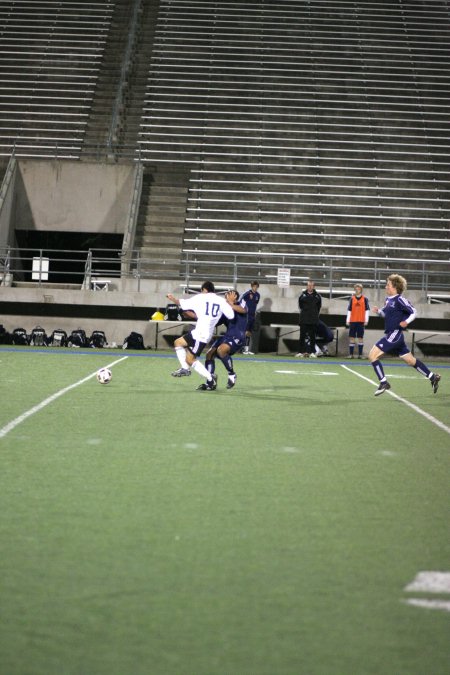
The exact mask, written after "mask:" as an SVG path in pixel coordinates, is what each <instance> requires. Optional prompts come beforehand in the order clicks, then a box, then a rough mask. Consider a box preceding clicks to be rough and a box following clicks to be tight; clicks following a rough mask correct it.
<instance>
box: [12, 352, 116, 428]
mask: <svg viewBox="0 0 450 675" xmlns="http://www.w3.org/2000/svg"><path fill="white" fill-rule="evenodd" d="M127 358H128V356H122V358H120V359H118V360H117V361H113V362H112V363H109V364H108V365H107V366H104V367H106V368H112V367H113V366H115V365H116V364H117V363H120V362H121V361H124V359H127ZM96 375H97V371H95V372H94V373H91V374H90V375H88V376H87V377H83V379H82V380H78V382H75V383H74V384H70V385H69V386H68V387H65V388H64V389H60V390H59V391H57V392H56V393H55V394H52V395H51V396H49V397H48V398H46V399H45V400H44V401H41V402H40V403H38V404H37V405H35V406H33V408H30V409H29V410H27V411H26V412H24V413H22V415H19V417H16V419H14V420H12V421H11V422H8V424H6V425H5V426H4V427H3V428H2V429H0V438H4V437H5V436H6V434H9V432H10V431H12V430H13V429H15V428H16V427H18V426H19V424H22V422H24V421H25V420H26V419H28V418H29V417H31V415H34V414H35V413H37V412H39V411H40V410H42V409H43V408H45V407H46V406H47V405H49V404H50V403H53V401H56V399H57V398H59V397H60V396H63V395H64V394H67V392H68V391H70V390H71V389H75V387H78V386H79V385H80V384H84V383H85V382H87V381H88V380H90V379H91V378H92V377H95V376H96Z"/></svg>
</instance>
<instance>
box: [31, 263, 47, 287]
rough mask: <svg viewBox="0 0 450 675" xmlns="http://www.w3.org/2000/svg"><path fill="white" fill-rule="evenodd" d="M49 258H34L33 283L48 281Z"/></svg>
mask: <svg viewBox="0 0 450 675" xmlns="http://www.w3.org/2000/svg"><path fill="white" fill-rule="evenodd" d="M48 266H49V259H48V258H33V266H32V268H31V278H32V280H33V281H48Z"/></svg>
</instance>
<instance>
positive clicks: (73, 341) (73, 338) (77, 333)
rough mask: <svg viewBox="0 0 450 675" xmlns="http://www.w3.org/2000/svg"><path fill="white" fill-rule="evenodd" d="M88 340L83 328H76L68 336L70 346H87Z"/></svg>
mask: <svg viewBox="0 0 450 675" xmlns="http://www.w3.org/2000/svg"><path fill="white" fill-rule="evenodd" d="M87 344H88V341H87V337H86V333H85V331H84V330H83V329H82V328H76V329H75V330H73V331H72V332H71V334H70V335H69V338H68V342H67V346H68V347H87Z"/></svg>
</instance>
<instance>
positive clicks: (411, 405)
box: [341, 364, 450, 434]
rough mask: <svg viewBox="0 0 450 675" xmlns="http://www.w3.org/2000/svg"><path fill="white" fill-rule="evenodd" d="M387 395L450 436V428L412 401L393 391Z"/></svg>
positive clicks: (375, 383) (359, 374) (349, 370)
mask: <svg viewBox="0 0 450 675" xmlns="http://www.w3.org/2000/svg"><path fill="white" fill-rule="evenodd" d="M341 367H342V368H344V369H345V370H348V372H349V373H352V374H353V375H357V376H358V377H360V378H361V379H362V380H365V381H366V382H370V384H372V385H374V386H375V387H376V386H377V385H378V382H374V381H373V380H371V379H370V378H369V377H366V376H365V375H361V373H358V372H356V370H353V369H352V368H349V367H348V366H344V365H343V364H341ZM386 394H390V395H391V396H393V397H394V398H396V399H397V401H401V403H404V404H405V405H407V406H408V408H411V409H412V410H414V412H416V413H419V415H422V416H423V417H425V419H427V420H428V421H429V422H432V423H433V424H435V425H436V426H437V427H439V429H442V430H443V431H446V432H447V433H448V434H450V427H448V426H447V425H446V424H444V423H443V422H441V421H440V420H437V419H436V418H435V417H433V415H430V414H429V413H427V412H425V410H422V408H419V406H417V405H414V403H411V402H410V401H407V400H406V398H402V397H401V396H398V394H394V392H393V391H391V390H388V391H387V392H386Z"/></svg>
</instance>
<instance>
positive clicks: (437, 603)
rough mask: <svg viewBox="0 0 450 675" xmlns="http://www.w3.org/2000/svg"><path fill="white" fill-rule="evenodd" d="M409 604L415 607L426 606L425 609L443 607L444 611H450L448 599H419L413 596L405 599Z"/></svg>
mask: <svg viewBox="0 0 450 675" xmlns="http://www.w3.org/2000/svg"><path fill="white" fill-rule="evenodd" d="M404 602H406V604H407V605H413V606H414V607H424V608H425V609H442V610H444V612H450V601H447V600H419V598H411V599H410V600H405V601H404Z"/></svg>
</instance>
